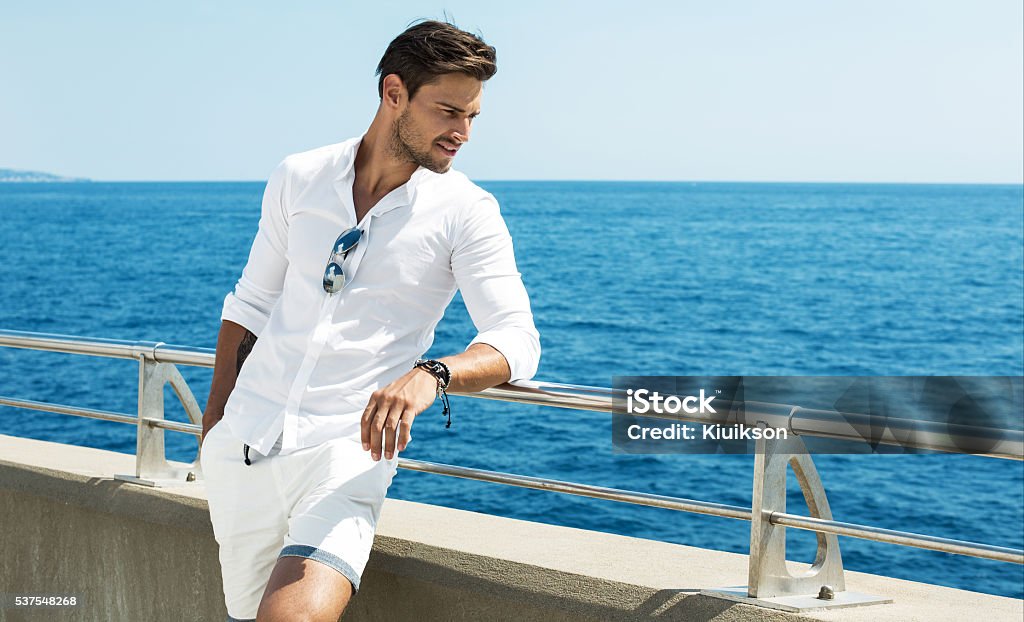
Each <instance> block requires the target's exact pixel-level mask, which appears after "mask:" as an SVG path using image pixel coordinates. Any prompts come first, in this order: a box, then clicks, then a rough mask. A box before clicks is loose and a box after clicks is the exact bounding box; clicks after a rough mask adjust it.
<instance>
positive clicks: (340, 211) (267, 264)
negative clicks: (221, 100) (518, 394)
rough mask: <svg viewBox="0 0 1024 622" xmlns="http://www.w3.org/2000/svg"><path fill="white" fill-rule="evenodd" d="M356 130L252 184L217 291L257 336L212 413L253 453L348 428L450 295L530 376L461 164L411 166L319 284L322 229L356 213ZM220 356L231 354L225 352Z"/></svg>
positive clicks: (346, 222) (521, 321) (493, 227)
mask: <svg viewBox="0 0 1024 622" xmlns="http://www.w3.org/2000/svg"><path fill="white" fill-rule="evenodd" d="M360 140H361V139H360V138H354V139H351V140H348V141H345V142H343V143H338V144H336V145H329V146H327V147H322V148H320V149H314V150H312V151H307V152H304V153H299V154H295V155H292V156H289V157H287V158H285V160H284V161H283V162H282V163H281V164H280V165H279V166H278V167H277V169H275V170H274V172H273V173H272V174H271V176H270V179H269V180H268V182H267V187H266V190H265V192H264V195H263V207H262V214H261V217H260V222H259V230H258V231H257V233H256V239H255V240H254V241H253V244H252V249H251V251H250V252H249V259H248V263H247V264H246V266H245V269H244V270H243V271H242V276H241V278H240V279H239V280H238V283H237V284H236V286H235V289H234V291H233V292H231V293H229V294H228V295H227V296H226V297H225V299H224V307H223V311H222V314H221V319H222V320H230V321H232V322H235V323H237V324H240V325H242V326H244V327H245V328H247V329H249V330H250V331H252V332H253V334H255V335H256V336H257V337H258V340H257V341H256V345H255V346H254V347H253V350H252V352H251V353H250V355H249V357H248V358H247V359H246V361H245V364H244V365H243V366H242V371H241V373H240V374H239V375H238V379H237V381H236V383H235V388H234V390H233V391H232V392H231V395H230V397H229V398H228V401H227V404H226V406H225V408H224V418H223V420H222V423H224V424H227V425H228V429H230V430H231V432H232V433H234V435H235V436H236V437H237V438H239V439H241V440H242V441H244V442H246V443H248V444H249V445H250V446H251V448H252V449H253V450H255V451H258V452H260V453H261V454H264V455H266V454H268V453H269V451H270V450H271V448H272V447H273V446H274V444H275V441H277V440H278V438H279V437H281V441H282V443H281V454H289V453H291V452H293V451H295V450H297V449H300V448H303V447H310V446H313V445H317V444H319V443H322V442H324V441H327V440H330V439H334V438H338V437H341V436H349V437H351V438H353V439H355V440H357V441H358V440H359V436H360V429H359V424H360V418H361V416H362V413H363V409H364V408H365V407H366V404H367V402H368V401H369V398H370V394H371V393H373V392H374V391H375V390H377V389H378V388H380V387H383V386H386V385H387V384H388V383H390V382H392V381H393V380H396V379H397V378H399V377H400V376H402V375H403V374H405V373H406V372H408V371H409V370H410V369H412V368H413V364H414V363H415V361H416V359H418V358H420V357H422V356H423V354H424V353H425V352H426V351H427V350H428V349H429V348H430V346H431V344H432V343H433V340H434V328H435V326H437V323H438V321H439V320H440V319H441V317H442V316H443V315H444V311H445V308H446V307H447V306H448V304H449V303H450V302H451V301H452V298H453V297H454V296H455V291H456V289H459V290H461V291H462V297H463V300H464V301H465V304H466V308H467V310H468V311H469V314H470V317H471V318H472V320H473V324H474V325H475V326H476V329H477V331H478V334H477V335H476V337H475V338H474V339H473V340H472V341H471V342H470V344H473V343H486V344H489V345H491V346H493V347H494V348H495V349H497V350H498V351H499V352H501V354H502V355H504V357H505V359H506V360H507V361H508V365H509V368H510V369H511V370H512V377H511V379H512V380H524V379H529V378H532V377H533V375H534V374H535V373H536V371H537V364H538V363H539V360H540V339H539V335H538V333H537V329H536V328H535V327H534V323H533V314H532V312H531V310H530V300H529V297H528V296H527V293H526V289H525V287H524V286H523V282H522V278H521V275H520V273H519V271H518V270H517V268H516V262H515V256H514V254H513V248H512V238H511V236H510V235H509V232H508V228H507V227H506V225H505V221H504V220H503V219H502V217H501V213H500V212H499V209H498V203H497V201H496V200H495V199H494V197H493V196H492V195H491V194H489V193H488V192H485V191H484V190H483V189H481V188H479V187H478V186H476V185H475V184H474V183H472V182H471V181H469V179H468V178H467V177H466V176H465V175H463V174H462V173H459V172H456V171H454V170H449V171H448V172H447V173H444V174H437V173H433V172H431V171H429V170H427V169H424V168H422V167H420V168H419V169H417V170H416V171H415V172H414V173H413V175H412V177H411V178H410V179H409V181H408V182H407V183H406V184H405V185H403V186H400V187H398V188H396V189H395V190H393V191H392V192H391V193H390V194H388V195H387V196H385V197H384V198H383V199H381V200H380V202H379V203H377V204H376V205H375V206H373V208H372V209H371V210H370V211H369V212H368V213H367V214H366V216H364V217H363V219H362V221H360V222H359V223H358V226H359V228H360V229H362V231H363V235H362V237H361V239H360V240H359V243H358V244H357V245H356V247H355V248H354V249H353V250H352V251H351V252H350V253H349V254H348V256H347V257H346V259H345V261H344V263H343V264H342V267H343V268H344V271H345V275H346V276H347V277H348V282H347V283H346V285H345V288H344V289H342V290H341V291H340V292H338V293H335V294H328V293H327V292H325V291H324V288H323V284H322V282H323V274H324V269H325V268H326V267H327V263H328V259H329V256H330V254H331V251H332V249H333V246H334V242H335V240H336V239H337V237H338V236H339V235H340V234H341V232H343V231H345V230H346V229H348V228H350V227H353V226H355V225H356V224H357V223H356V217H355V205H354V201H353V199H352V182H353V180H354V178H355V171H354V167H353V162H354V160H355V154H356V150H357V148H358V146H359V142H360ZM230 364H234V361H231V362H230Z"/></svg>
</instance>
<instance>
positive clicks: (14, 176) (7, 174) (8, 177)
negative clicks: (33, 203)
mask: <svg viewBox="0 0 1024 622" xmlns="http://www.w3.org/2000/svg"><path fill="white" fill-rule="evenodd" d="M54 181H91V180H89V179H86V178H84V177H61V176H60V175H53V174H51V173H42V172H39V171H18V170H14V169H11V168H0V183H33V182H35V183H38V182H54Z"/></svg>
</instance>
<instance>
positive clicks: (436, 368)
mask: <svg viewBox="0 0 1024 622" xmlns="http://www.w3.org/2000/svg"><path fill="white" fill-rule="evenodd" d="M417 367H418V368H420V369H422V370H423V371H425V372H427V373H428V374H430V375H431V376H433V377H434V379H435V380H437V396H438V397H439V398H441V405H442V406H443V407H444V409H443V410H442V411H441V416H442V417H448V423H447V424H445V426H444V427H445V428H450V427H452V409H451V407H450V406H449V404H448V394H447V393H446V392H445V389H447V388H448V384H449V383H450V382H451V381H452V370H450V369H448V366H447V365H445V364H444V363H442V362H441V361H436V360H434V359H419V360H417V361H416V364H415V365H413V369H415V368H417Z"/></svg>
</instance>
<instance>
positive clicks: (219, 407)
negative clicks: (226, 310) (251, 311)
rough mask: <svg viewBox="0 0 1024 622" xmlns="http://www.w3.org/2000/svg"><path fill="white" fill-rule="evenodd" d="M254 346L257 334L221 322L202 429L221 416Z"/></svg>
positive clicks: (236, 325) (208, 426)
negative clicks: (239, 373) (243, 364)
mask: <svg viewBox="0 0 1024 622" xmlns="http://www.w3.org/2000/svg"><path fill="white" fill-rule="evenodd" d="M255 343H256V335H254V334H253V333H252V332H251V331H250V330H249V329H247V328H245V327H244V326H241V325H239V324H235V323H234V322H232V321H229V320H224V321H223V322H221V325H220V333H219V334H218V335H217V354H216V356H215V359H214V367H213V382H212V383H211V384H210V396H209V398H207V400H206V410H205V411H204V413H203V427H204V428H205V429H209V428H210V427H211V426H212V425H213V424H214V423H216V422H217V421H219V420H220V418H221V417H223V416H224V405H225V404H227V402H228V396H230V395H231V391H232V390H233V389H234V388H235V380H237V379H238V372H239V371H240V370H241V369H242V363H244V362H245V359H246V357H248V356H249V353H250V352H251V351H252V347H253V345H255Z"/></svg>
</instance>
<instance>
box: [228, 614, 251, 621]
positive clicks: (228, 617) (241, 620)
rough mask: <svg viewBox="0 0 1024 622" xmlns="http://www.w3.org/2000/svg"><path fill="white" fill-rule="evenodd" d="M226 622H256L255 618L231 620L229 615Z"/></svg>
mask: <svg viewBox="0 0 1024 622" xmlns="http://www.w3.org/2000/svg"><path fill="white" fill-rule="evenodd" d="M228 622H256V618H232V617H231V614H230V613H229V614H228Z"/></svg>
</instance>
